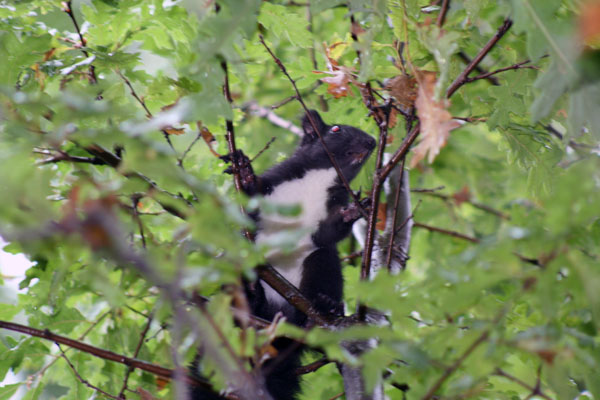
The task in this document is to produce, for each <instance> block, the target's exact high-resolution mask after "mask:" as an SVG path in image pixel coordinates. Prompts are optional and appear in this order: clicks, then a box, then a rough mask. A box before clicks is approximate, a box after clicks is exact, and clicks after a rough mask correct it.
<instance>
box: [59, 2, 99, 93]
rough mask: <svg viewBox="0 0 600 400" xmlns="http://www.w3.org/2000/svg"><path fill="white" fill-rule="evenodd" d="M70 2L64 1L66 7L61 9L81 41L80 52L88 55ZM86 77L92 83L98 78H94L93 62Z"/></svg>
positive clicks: (85, 43)
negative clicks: (69, 19)
mask: <svg viewBox="0 0 600 400" xmlns="http://www.w3.org/2000/svg"><path fill="white" fill-rule="evenodd" d="M71 3H72V1H71V0H69V1H67V2H66V3H65V5H66V7H65V8H63V11H64V12H66V13H67V15H68V16H69V17H70V18H71V21H73V25H74V26H75V30H76V31H77V35H78V36H79V41H80V43H81V52H82V53H83V54H84V55H85V56H86V57H89V56H90V54H89V53H88V51H87V50H86V49H85V47H86V46H87V41H86V40H85V38H84V37H83V34H82V33H81V29H79V24H78V23H77V19H76V18H75V14H73V7H72V4H71ZM88 79H89V81H90V83H92V84H95V83H97V82H98V79H97V78H96V67H94V65H93V64H90V69H89V73H88Z"/></svg>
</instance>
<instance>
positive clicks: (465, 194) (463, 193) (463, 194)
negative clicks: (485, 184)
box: [452, 185, 471, 206]
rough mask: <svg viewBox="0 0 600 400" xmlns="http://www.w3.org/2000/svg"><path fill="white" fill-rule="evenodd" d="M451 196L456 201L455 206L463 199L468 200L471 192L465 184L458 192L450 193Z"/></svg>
mask: <svg viewBox="0 0 600 400" xmlns="http://www.w3.org/2000/svg"><path fill="white" fill-rule="evenodd" d="M452 198H453V199H454V202H455V203H456V205H457V206H460V205H461V204H462V203H464V202H465V201H469V200H470V199H471V193H470V192H469V187H468V186H466V185H465V186H463V188H462V189H461V190H460V192H456V193H454V194H453V195H452Z"/></svg>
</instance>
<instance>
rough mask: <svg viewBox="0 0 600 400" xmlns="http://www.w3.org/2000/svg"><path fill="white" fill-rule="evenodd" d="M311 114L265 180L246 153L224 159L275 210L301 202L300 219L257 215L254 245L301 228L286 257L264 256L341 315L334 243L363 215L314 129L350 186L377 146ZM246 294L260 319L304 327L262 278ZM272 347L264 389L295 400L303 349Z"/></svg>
mask: <svg viewBox="0 0 600 400" xmlns="http://www.w3.org/2000/svg"><path fill="white" fill-rule="evenodd" d="M309 113H310V117H309V115H308V114H307V115H305V116H304V117H303V119H302V128H303V130H304V136H303V138H302V140H301V142H300V144H299V145H298V147H297V148H296V151H295V152H294V154H292V156H290V157H289V158H287V159H286V160H285V161H283V162H281V163H279V164H277V165H275V166H273V167H271V168H269V169H268V170H267V171H266V172H264V173H263V174H262V175H260V176H256V175H255V174H254V171H253V169H252V166H251V164H250V160H249V159H248V157H246V156H245V155H244V154H243V153H242V152H241V151H237V152H236V153H234V154H230V155H229V156H227V161H231V162H232V163H235V165H236V167H237V168H238V171H239V173H240V178H241V182H242V188H243V191H244V192H245V193H246V194H247V195H248V196H257V195H262V196H264V198H265V199H266V200H267V201H270V202H272V203H274V204H277V205H292V204H300V206H301V207H302V211H301V213H300V214H299V215H298V216H295V217H289V216H285V217H284V216H280V215H273V214H260V213H257V214H255V215H253V217H254V218H255V219H256V223H257V231H256V243H257V244H262V243H265V242H268V241H269V238H270V237H272V235H275V234H278V233H280V232H282V231H283V230H300V232H302V236H301V237H300V239H299V240H298V242H297V245H296V246H295V248H294V249H292V250H291V251H287V252H284V251H282V250H280V249H277V248H273V249H271V250H269V251H268V252H267V254H266V259H267V261H268V263H269V264H270V265H272V266H273V267H274V268H275V269H276V270H277V271H278V272H279V273H280V274H281V275H283V276H284V277H285V278H286V279H287V280H288V281H289V282H290V283H291V284H293V285H294V286H296V287H297V288H298V289H299V290H300V292H301V293H302V294H303V295H304V296H305V297H306V298H307V299H308V300H309V301H311V302H312V305H313V307H314V308H315V309H316V310H317V311H318V312H320V313H322V314H332V313H333V314H337V315H342V314H343V303H342V292H343V279H342V270H341V268H342V266H341V262H340V259H339V256H338V252H337V247H336V245H337V243H338V242H339V241H341V240H342V239H344V238H345V237H346V236H348V234H349V233H350V230H351V228H352V224H353V223H354V222H355V221H356V220H357V219H358V218H360V216H361V213H360V210H359V208H358V206H357V205H356V204H355V203H352V204H350V205H349V204H348V200H349V194H348V191H347V189H346V187H345V186H344V185H343V184H342V181H341V179H340V178H339V176H338V174H337V172H336V170H335V169H334V167H333V165H332V163H331V160H330V158H329V156H328V154H327V151H326V150H325V147H324V146H323V144H322V143H321V140H320V139H319V135H318V134H317V133H316V132H315V129H314V128H315V127H316V128H317V129H318V130H319V132H320V134H321V137H322V138H323V141H324V142H325V145H326V147H327V149H328V150H329V152H330V153H331V154H332V155H333V157H334V158H335V160H336V162H337V164H338V166H339V167H340V169H341V172H342V174H343V175H344V177H345V178H346V180H347V181H348V182H350V181H351V180H352V179H354V178H355V177H356V175H357V174H358V172H359V171H360V169H361V167H362V166H363V164H364V163H365V161H366V159H367V158H368V157H369V155H370V154H371V152H372V151H373V149H374V148H375V145H376V142H375V139H373V138H372V137H371V136H369V135H368V134H367V133H365V132H363V131H361V130H360V129H357V128H354V127H352V126H348V125H327V124H325V122H323V120H322V119H321V116H320V115H319V114H318V113H317V112H316V111H314V110H311V111H309ZM311 119H312V122H314V125H315V126H314V127H313V124H312V123H311ZM366 205H367V204H365V203H363V204H362V205H361V206H366ZM246 294H247V296H248V301H249V305H250V308H251V310H252V312H253V314H255V315H256V316H259V317H261V318H264V319H267V320H272V319H273V317H274V316H275V314H276V313H278V312H280V313H282V314H283V315H284V316H285V317H286V319H287V321H288V322H290V323H292V324H295V325H298V326H305V325H306V324H307V317H306V315H304V314H303V313H302V312H300V311H298V310H297V309H295V308H294V307H293V306H292V305H290V304H289V303H288V302H287V301H286V300H285V299H284V298H283V297H281V296H280V295H279V294H278V293H277V292H275V290H273V289H272V288H271V287H270V286H268V285H267V284H266V283H264V282H262V281H258V282H256V283H254V284H249V285H247V287H246ZM273 345H274V347H275V348H276V349H277V350H278V354H279V355H278V356H277V357H276V358H275V359H274V360H270V361H267V362H266V363H265V364H264V365H263V371H264V374H265V379H266V387H267V390H268V391H269V394H270V395H271V396H272V397H273V398H274V399H276V400H290V399H293V397H294V394H295V393H296V392H297V391H298V389H299V379H298V377H297V376H296V373H295V370H296V368H297V367H299V366H300V355H301V349H299V347H298V345H297V344H296V343H295V342H293V341H291V340H289V339H285V338H278V339H276V340H275V342H274V343H273ZM209 398H211V397H208V396H202V395H200V394H199V393H198V395H196V393H195V394H194V396H193V399H194V400H200V399H209Z"/></svg>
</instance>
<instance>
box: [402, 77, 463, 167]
mask: <svg viewBox="0 0 600 400" xmlns="http://www.w3.org/2000/svg"><path fill="white" fill-rule="evenodd" d="M417 81H418V82H419V89H418V91H417V100H416V101H415V106H416V108H417V111H418V112H419V121H420V122H421V134H420V137H421V141H420V142H419V144H418V145H417V146H416V147H415V148H414V149H413V153H414V156H413V158H412V160H411V161H410V165H411V167H414V166H416V165H417V164H418V163H419V161H421V160H422V159H424V158H425V156H427V161H428V162H429V163H432V162H433V160H434V159H435V157H436V156H437V155H438V154H439V152H440V150H441V148H442V147H444V146H445V145H446V142H447V140H448V136H450V131H451V130H453V129H455V128H458V127H459V126H460V123H459V122H458V121H454V120H453V119H452V115H451V114H450V113H449V112H448V110H447V108H448V106H449V105H450V102H449V101H448V100H447V99H442V100H436V99H435V94H434V93H435V83H436V77H435V72H431V71H419V72H418V76H417Z"/></svg>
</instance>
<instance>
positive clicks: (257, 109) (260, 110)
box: [242, 96, 303, 137]
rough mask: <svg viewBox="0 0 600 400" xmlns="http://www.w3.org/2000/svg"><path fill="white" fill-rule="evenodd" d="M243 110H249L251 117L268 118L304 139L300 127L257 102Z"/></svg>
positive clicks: (244, 107)
mask: <svg viewBox="0 0 600 400" xmlns="http://www.w3.org/2000/svg"><path fill="white" fill-rule="evenodd" d="M294 98H296V96H294ZM242 109H243V110H244V109H247V110H248V111H250V114H251V115H255V116H257V117H261V118H266V119H267V120H268V121H269V122H270V123H272V124H273V125H275V126H278V127H280V128H283V129H287V130H288V131H290V132H292V133H293V134H294V135H297V136H300V137H302V135H303V132H302V129H301V128H300V127H298V126H296V125H294V123H293V122H291V121H288V120H286V119H283V118H281V117H280V116H279V115H277V114H275V112H273V110H272V109H270V108H267V107H261V106H259V105H258V104H257V103H256V102H255V101H252V102H250V103H248V104H247V105H245V106H243V107H242Z"/></svg>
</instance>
